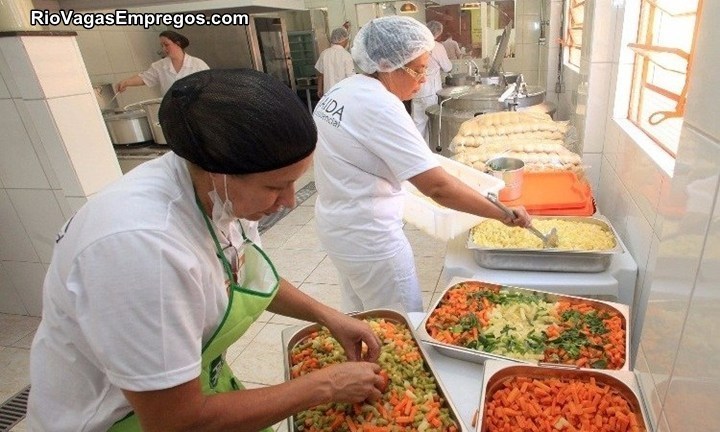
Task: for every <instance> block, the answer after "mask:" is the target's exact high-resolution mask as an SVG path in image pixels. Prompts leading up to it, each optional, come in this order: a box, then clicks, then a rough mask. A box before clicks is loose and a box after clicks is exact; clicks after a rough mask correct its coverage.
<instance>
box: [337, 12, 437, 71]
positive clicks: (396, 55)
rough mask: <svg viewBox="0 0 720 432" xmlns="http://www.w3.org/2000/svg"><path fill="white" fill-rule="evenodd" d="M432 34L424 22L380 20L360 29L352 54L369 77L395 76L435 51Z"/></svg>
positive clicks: (401, 18)
mask: <svg viewBox="0 0 720 432" xmlns="http://www.w3.org/2000/svg"><path fill="white" fill-rule="evenodd" d="M434 45H435V39H434V38H433V35H432V33H430V30H428V28H427V27H426V26H425V25H424V24H422V23H421V22H420V21H418V20H416V19H414V18H410V17H403V16H387V17H382V18H376V19H374V20H372V21H370V22H368V23H367V24H365V25H364V26H362V28H361V29H360V31H359V32H358V34H357V36H355V42H353V47H352V50H351V51H350V52H351V54H352V57H353V60H355V63H357V66H358V67H359V68H360V70H362V71H363V72H365V73H368V74H371V73H375V72H392V71H394V70H395V69H398V68H399V67H401V66H403V65H405V64H406V63H408V62H411V61H413V60H415V59H416V58H418V57H420V56H421V55H422V54H423V53H425V52H428V51H430V50H432V48H433V46H434Z"/></svg>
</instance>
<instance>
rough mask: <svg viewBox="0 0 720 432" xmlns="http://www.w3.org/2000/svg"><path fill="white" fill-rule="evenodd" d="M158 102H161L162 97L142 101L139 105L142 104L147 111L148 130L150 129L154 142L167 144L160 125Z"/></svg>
mask: <svg viewBox="0 0 720 432" xmlns="http://www.w3.org/2000/svg"><path fill="white" fill-rule="evenodd" d="M160 102H162V99H153V100H148V101H144V102H142V103H141V104H140V106H142V107H143V109H144V110H145V112H146V113H147V117H148V122H149V123H150V130H151V131H152V137H153V141H155V144H167V140H166V139H165V135H164V134H163V130H162V127H161V126H160V117H159V115H158V112H159V111H160Z"/></svg>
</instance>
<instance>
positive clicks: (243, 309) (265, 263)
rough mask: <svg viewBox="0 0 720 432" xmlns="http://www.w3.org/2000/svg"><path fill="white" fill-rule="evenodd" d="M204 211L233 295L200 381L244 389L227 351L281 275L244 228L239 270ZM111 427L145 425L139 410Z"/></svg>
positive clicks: (210, 389) (205, 355)
mask: <svg viewBox="0 0 720 432" xmlns="http://www.w3.org/2000/svg"><path fill="white" fill-rule="evenodd" d="M199 205H200V204H199V203H198V206H199ZM201 212H202V214H203V218H204V219H205V224H206V225H207V228H208V230H209V231H210V234H211V235H212V238H213V241H214V242H215V248H216V249H217V256H218V258H219V259H220V260H221V261H222V265H223V267H224V269H225V273H226V276H227V278H228V280H227V282H226V283H227V284H228V285H227V287H228V296H229V299H228V307H227V310H226V311H225V316H224V317H223V319H222V321H221V322H220V325H219V326H218V328H217V329H216V330H215V333H213V335H212V336H211V337H210V339H209V340H208V341H207V343H206V344H205V346H204V347H203V349H202V371H201V373H200V381H201V383H202V391H203V393H204V394H206V395H211V394H216V393H223V392H229V391H233V390H240V389H243V387H242V385H241V384H240V383H239V382H237V381H236V380H235V376H234V375H233V373H232V370H231V369H230V366H229V365H228V364H227V363H225V351H226V350H227V349H228V347H230V345H232V344H233V343H235V342H236V341H237V340H238V339H240V336H242V335H243V334H244V333H245V331H247V329H248V327H250V325H251V324H252V323H253V322H255V320H256V319H257V318H258V317H259V316H260V314H261V313H262V312H263V311H264V310H265V309H267V307H268V305H269V304H270V302H271V301H272V299H273V298H274V297H275V294H277V288H278V286H279V282H280V278H279V276H278V274H277V271H276V270H275V267H273V265H272V263H271V262H270V259H269V258H268V257H267V255H265V253H264V252H263V251H262V250H261V249H260V248H259V247H258V246H257V245H256V244H255V243H253V242H252V241H250V240H248V239H247V237H245V232H244V231H243V232H242V234H243V238H244V239H245V243H244V245H243V246H244V247H243V250H242V251H238V257H237V260H236V265H237V267H236V268H237V271H236V272H234V271H233V267H232V266H231V265H230V263H229V262H228V260H227V258H226V257H225V253H224V252H223V249H222V248H221V246H220V242H219V241H218V238H217V235H216V234H215V230H214V229H213V227H212V224H211V223H210V220H209V219H208V217H207V215H206V214H205V212H204V211H202V210H201ZM237 223H240V222H239V221H238V222H237ZM241 229H242V225H241ZM109 431H110V432H131V431H133V432H134V431H142V428H141V427H140V422H139V421H138V418H137V416H136V415H135V413H134V412H130V413H129V414H128V415H127V416H125V417H124V418H123V419H121V420H119V421H118V422H116V423H115V424H114V425H113V426H112V427H111V428H110V429H109ZM271 431H272V428H266V429H263V432H271Z"/></svg>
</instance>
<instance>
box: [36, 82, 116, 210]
mask: <svg viewBox="0 0 720 432" xmlns="http://www.w3.org/2000/svg"><path fill="white" fill-rule="evenodd" d="M47 103H48V107H49V108H50V112H51V113H52V116H53V118H54V120H55V125H56V127H57V128H58V132H59V134H60V137H61V139H62V141H63V145H64V148H65V151H66V152H67V154H68V156H69V157H70V160H71V161H72V165H73V167H74V169H75V172H76V175H77V177H78V179H79V183H80V187H81V188H82V192H81V193H80V194H78V195H74V194H73V195H72V196H89V195H92V194H94V193H95V192H97V191H98V190H100V189H102V188H103V187H104V186H106V185H107V184H109V183H110V182H112V181H113V180H115V179H117V178H118V177H120V176H121V175H122V173H121V172H120V165H119V164H118V161H117V156H116V155H115V150H114V149H113V147H112V143H111V142H110V137H109V136H108V132H107V128H106V127H105V123H104V121H103V119H102V115H101V114H100V109H99V107H98V104H97V100H96V99H95V97H94V96H92V95H90V94H83V95H77V96H68V97H63V98H56V99H49V100H48V101H47ZM67 195H68V196H71V194H70V193H67Z"/></svg>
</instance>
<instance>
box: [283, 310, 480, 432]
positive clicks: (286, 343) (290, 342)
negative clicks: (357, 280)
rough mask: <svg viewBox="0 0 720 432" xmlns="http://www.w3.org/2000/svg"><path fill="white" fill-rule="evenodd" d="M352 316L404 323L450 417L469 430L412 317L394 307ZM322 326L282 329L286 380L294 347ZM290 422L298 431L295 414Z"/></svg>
mask: <svg viewBox="0 0 720 432" xmlns="http://www.w3.org/2000/svg"><path fill="white" fill-rule="evenodd" d="M352 316H354V317H356V318H358V319H366V318H383V319H385V320H387V321H391V322H394V323H400V324H404V325H405V326H406V327H407V328H408V329H409V330H410V334H411V335H412V338H413V341H414V342H415V344H416V345H417V346H418V349H419V351H420V355H421V356H422V359H423V361H424V362H425V366H426V368H427V369H428V370H429V372H430V374H431V375H432V376H433V378H435V382H436V383H437V392H438V394H439V395H440V397H442V398H443V399H444V400H445V404H447V406H448V409H449V412H450V417H451V418H452V419H453V420H454V421H455V423H456V424H457V425H458V430H460V431H464V432H467V428H466V426H465V423H464V422H463V421H462V420H461V418H460V415H459V414H458V410H457V408H456V407H455V405H453V402H452V400H451V399H450V398H449V397H448V395H449V393H448V391H447V390H446V389H445V386H444V385H443V383H442V381H441V380H440V378H439V377H438V375H437V374H436V373H435V372H434V371H435V369H434V367H433V365H432V362H431V361H430V357H429V356H428V355H427V352H426V351H425V349H426V348H425V347H423V344H421V343H420V340H419V338H418V337H417V334H416V333H415V330H414V327H413V325H412V323H411V322H410V319H409V318H408V317H407V315H405V314H404V313H403V312H399V311H395V310H392V309H373V310H369V311H365V312H359V313H356V314H352ZM321 327H322V326H320V325H319V324H312V325H309V326H306V327H291V328H287V329H285V330H283V331H282V344H283V363H284V366H285V381H289V380H290V379H291V378H292V377H291V373H290V367H291V364H292V360H291V353H292V348H293V347H294V346H295V345H296V344H298V343H299V342H300V341H302V340H303V339H305V338H306V337H308V336H309V335H310V334H311V333H313V332H315V331H318V330H320V328H321ZM287 422H288V430H289V431H293V432H296V431H298V430H297V429H296V428H295V416H294V415H293V416H290V417H288V419H287Z"/></svg>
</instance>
